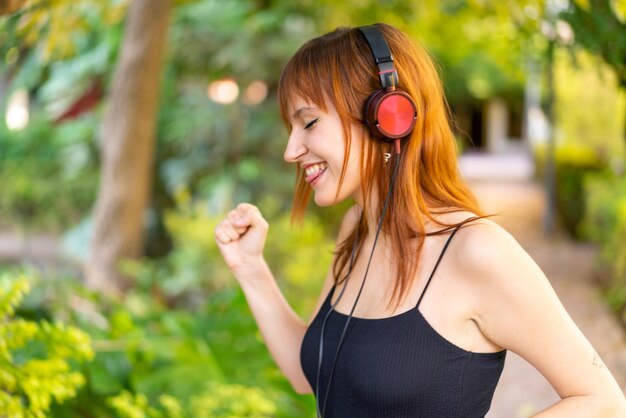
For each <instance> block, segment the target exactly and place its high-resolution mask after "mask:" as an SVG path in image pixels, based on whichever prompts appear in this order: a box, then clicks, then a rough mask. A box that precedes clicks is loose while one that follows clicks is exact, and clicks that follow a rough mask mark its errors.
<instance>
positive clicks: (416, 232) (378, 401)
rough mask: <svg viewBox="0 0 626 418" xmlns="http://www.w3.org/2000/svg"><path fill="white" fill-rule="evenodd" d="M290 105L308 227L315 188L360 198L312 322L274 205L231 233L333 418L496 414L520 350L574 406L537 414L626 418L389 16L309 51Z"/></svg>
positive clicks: (256, 310)
mask: <svg viewBox="0 0 626 418" xmlns="http://www.w3.org/2000/svg"><path fill="white" fill-rule="evenodd" d="M389 50H390V53H389ZM279 97H280V105H281V111H282V116H283V119H284V121H285V123H286V125H287V127H288V130H289V141H288V143H287V146H286V149H285V153H284V158H285V160H287V161H289V162H292V163H295V164H297V165H298V178H297V184H296V194H295V198H294V207H293V212H292V215H293V217H294V219H301V217H302V216H303V212H304V208H305V206H306V204H307V201H308V199H309V197H310V194H313V199H314V201H315V203H316V204H317V205H319V206H330V205H335V204H337V203H339V202H342V201H344V200H345V199H353V201H354V202H355V204H354V206H352V207H351V208H350V209H349V210H348V211H347V213H346V214H345V216H344V219H343V222H342V224H341V227H340V230H339V233H338V236H337V247H336V252H335V257H334V260H333V264H332V267H331V268H330V270H329V273H328V276H327V277H326V281H325V283H324V286H323V289H322V292H321V295H320V298H319V301H318V303H317V306H316V308H315V311H314V313H313V315H312V320H311V321H310V322H309V324H308V325H307V324H306V323H304V322H303V321H302V320H301V319H300V318H299V317H298V316H297V315H296V314H295V313H294V311H293V310H292V309H291V308H290V306H289V305H288V303H287V302H286V300H285V298H284V297H283V295H282V293H281V291H280V290H279V288H278V286H277V285H276V282H275V280H274V278H273V277H272V273H271V272H270V269H269V268H268V266H267V264H266V263H265V261H264V259H263V246H264V242H265V237H266V234H267V230H268V224H267V222H266V221H265V220H264V219H263V217H262V215H261V213H260V212H259V210H258V209H257V208H256V207H254V206H253V205H250V204H240V205H238V206H237V208H236V209H234V210H232V211H231V212H230V213H229V214H228V216H227V218H226V219H225V220H224V221H223V222H221V223H220V224H219V225H218V227H217V228H216V230H215V237H216V241H217V243H218V246H219V248H220V251H221V253H222V255H223V257H224V259H225V261H226V263H227V265H228V266H229V267H230V268H231V269H232V271H233V273H234V275H235V277H236V278H237V280H238V281H239V283H240V284H241V286H242V288H243V291H244V293H245V295H246V298H247V300H248V303H249V305H250V308H251V310H252V312H253V315H254V317H255V319H256V321H257V323H258V325H259V328H260V330H261V333H262V334H263V337H264V339H265V341H266V343H267V345H268V347H269V349H270V352H271V353H272V355H273V357H274V359H275V360H276V362H277V364H278V366H279V367H280V369H281V370H282V371H283V373H284V374H285V376H286V377H287V378H288V379H289V381H290V382H291V384H292V385H293V387H294V389H295V390H296V391H297V392H298V393H303V394H304V393H315V397H316V401H317V413H318V416H319V417H324V418H330V417H381V418H382V417H394V418H399V417H400V418H402V417H428V418H438V417H441V418H444V417H445V418H450V417H482V416H484V415H485V414H486V413H487V411H488V409H489V405H490V403H491V399H492V396H493V391H494V389H495V386H496V384H497V381H498V379H499V377H500V374H501V371H502V367H503V365H504V359H505V355H506V350H512V351H514V352H515V353H517V354H519V355H520V356H522V357H524V358H525V359H526V360H528V361H529V362H530V363H531V364H532V365H533V366H534V367H536V368H537V369H538V370H539V371H540V372H541V373H542V374H543V375H544V376H545V377H546V378H547V379H548V381H549V382H550V383H551V384H552V386H553V387H554V388H555V390H556V391H557V393H558V394H559V395H560V396H561V398H562V400H561V401H560V402H558V403H556V404H555V405H553V406H551V407H550V408H547V409H546V410H544V411H542V412H541V413H539V414H538V415H537V417H546V418H547V417H626V406H625V405H626V402H625V400H624V396H623V394H622V393H621V391H620V388H619V386H618V385H617V383H616V382H615V379H614V378H613V377H612V375H611V373H610V372H609V371H608V370H607V369H606V367H605V366H604V365H603V363H602V361H601V360H600V358H599V357H598V355H597V354H596V353H595V352H594V349H593V347H592V346H591V345H590V344H589V342H588V341H587V340H586V339H585V337H584V336H583V335H582V334H581V332H580V331H579V330H578V329H577V327H576V325H575V324H574V323H573V321H572V320H571V318H570V317H569V316H568V314H567V312H566V311H565V309H564V308H563V306H562V305H561V303H560V301H559V300H558V298H557V296H556V294H555V293H554V291H553V289H552V288H551V286H550V284H549V282H548V280H547V279H546V277H545V276H544V274H543V273H542V272H541V270H540V269H539V268H538V266H537V265H536V264H535V263H534V262H533V261H532V260H531V258H530V257H529V256H528V255H527V254H526V252H525V251H524V250H523V249H522V248H521V247H520V246H519V245H518V244H517V242H516V241H515V240H514V239H513V238H512V237H511V236H510V235H509V234H508V233H507V232H506V231H504V230H503V229H502V228H501V227H499V226H498V225H497V224H495V223H494V222H492V221H490V220H489V219H487V218H488V215H486V214H484V213H483V212H482V211H481V210H480V208H479V207H478V204H477V202H476V200H475V198H474V197H473V195H472V193H471V192H470V190H469V189H468V187H467V186H466V185H465V184H464V182H463V181H462V180H461V178H460V176H459V173H458V169H457V161H456V149H455V141H454V137H453V134H452V132H451V129H450V124H449V121H448V117H447V107H446V103H445V99H444V95H443V91H442V87H441V84H440V80H439V78H438V76H437V71H436V69H435V67H434V65H433V63H432V61H431V59H430V58H429V56H428V54H427V53H426V52H425V51H424V50H423V49H422V48H421V47H420V46H419V45H416V44H415V43H413V42H411V41H410V40H409V39H408V38H407V37H406V36H405V35H404V34H403V33H402V32H400V31H399V30H398V29H396V28H394V27H392V26H389V25H385V24H377V25H374V26H370V27H363V28H353V29H347V28H341V29H337V30H335V31H334V32H331V33H329V34H326V35H324V36H321V37H319V38H316V39H313V40H311V41H309V42H308V43H306V44H305V45H303V46H302V47H301V48H300V50H298V52H296V54H295V55H294V56H293V57H292V59H291V60H290V61H289V63H288V64H287V66H286V68H285V69H284V71H283V74H282V76H281V80H280V84H279ZM381 97H382V98H381ZM387 99H389V100H387ZM391 154H393V158H390V156H391ZM453 238H454V239H453ZM444 255H445V257H444ZM435 273H436V274H435ZM352 277H354V279H352Z"/></svg>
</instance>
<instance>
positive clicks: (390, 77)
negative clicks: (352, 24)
mask: <svg viewBox="0 0 626 418" xmlns="http://www.w3.org/2000/svg"><path fill="white" fill-rule="evenodd" d="M357 30H358V31H359V32H361V33H362V34H363V36H365V40H366V41H367V43H368V45H369V47H370V50H371V51H372V55H373V56H374V61H375V62H376V65H377V66H378V74H380V85H381V86H382V88H383V89H387V88H391V89H392V90H395V88H396V86H397V85H398V72H397V71H396V68H395V67H394V65H393V55H391V51H390V50H389V46H388V45H387V42H386V41H385V38H383V36H382V34H381V33H380V31H379V30H378V28H377V27H376V26H374V25H371V26H362V27H359V28H357Z"/></svg>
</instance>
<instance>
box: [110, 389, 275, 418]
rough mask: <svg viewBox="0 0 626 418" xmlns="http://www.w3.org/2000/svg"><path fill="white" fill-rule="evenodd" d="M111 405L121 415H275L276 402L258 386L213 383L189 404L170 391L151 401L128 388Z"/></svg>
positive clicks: (256, 417)
mask: <svg viewBox="0 0 626 418" xmlns="http://www.w3.org/2000/svg"><path fill="white" fill-rule="evenodd" d="M108 403H109V405H110V406H111V407H112V408H113V410H114V411H115V412H116V415H117V416H119V417H120V418H183V417H188V418H272V417H275V416H276V405H275V404H274V403H273V402H272V401H271V400H268V399H267V394H266V393H264V392H263V391H262V390H261V389H259V388H250V387H246V386H243V385H238V384H234V385H224V384H213V385H212V387H211V388H210V390H207V391H206V392H204V393H202V394H199V395H197V396H193V397H192V398H191V400H190V402H189V403H188V404H187V405H184V406H183V405H182V404H181V403H180V401H179V400H178V399H176V398H174V397H171V396H168V395H162V396H159V398H158V401H157V403H158V405H156V406H155V405H151V404H150V402H149V400H148V398H147V397H146V396H144V395H142V394H137V395H133V394H132V393H130V392H128V391H124V392H122V393H121V394H120V395H117V396H115V397H112V398H110V399H109V401H108Z"/></svg>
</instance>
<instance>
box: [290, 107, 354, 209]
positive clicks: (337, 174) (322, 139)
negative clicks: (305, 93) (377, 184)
mask: <svg viewBox="0 0 626 418" xmlns="http://www.w3.org/2000/svg"><path fill="white" fill-rule="evenodd" d="M290 122H291V126H292V130H291V134H290V135H289V141H288V143H287V148H286V149H285V154H284V158H285V161H287V162H290V163H296V164H299V165H300V167H301V168H302V169H304V170H305V173H306V182H307V183H308V184H309V185H310V186H311V188H312V189H313V194H314V200H315V203H316V204H317V205H318V206H330V205H333V204H336V203H339V202H341V201H343V200H345V199H346V198H348V197H352V198H353V199H355V200H356V201H357V202H359V203H362V202H361V198H360V193H361V174H360V168H359V161H360V158H361V141H363V140H364V139H365V137H364V133H363V131H362V129H360V128H358V127H352V129H351V138H352V141H351V144H350V157H349V160H348V165H347V167H346V173H345V176H344V179H343V183H342V185H341V190H340V191H339V194H337V189H338V187H339V179H340V178H341V172H342V167H343V160H344V156H345V153H346V146H345V142H344V134H343V127H342V125H341V119H340V118H339V114H338V113H337V111H336V110H335V108H334V106H333V105H332V103H328V104H327V110H326V111H322V110H321V109H320V108H319V107H318V106H317V105H315V104H312V103H308V102H307V101H305V100H303V99H301V98H297V99H296V100H294V103H293V106H291V107H290ZM335 196H337V197H336V198H335Z"/></svg>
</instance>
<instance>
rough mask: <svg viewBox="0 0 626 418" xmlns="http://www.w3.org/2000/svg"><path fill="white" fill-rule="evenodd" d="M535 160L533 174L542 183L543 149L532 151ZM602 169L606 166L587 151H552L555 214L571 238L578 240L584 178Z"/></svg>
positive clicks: (583, 204)
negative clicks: (554, 173) (553, 156)
mask: <svg viewBox="0 0 626 418" xmlns="http://www.w3.org/2000/svg"><path fill="white" fill-rule="evenodd" d="M535 160H536V167H537V170H536V173H537V175H538V177H539V178H541V179H543V180H545V170H546V151H545V149H543V148H540V149H538V150H537V151H536V154H535ZM605 168H606V163H605V162H604V161H603V160H602V159H601V158H600V157H599V156H598V155H597V154H596V153H595V152H594V151H593V150H591V149H588V148H582V147H573V146H562V147H558V148H557V149H556V152H555V171H556V178H555V187H556V189H555V194H556V210H557V214H558V218H559V221H560V224H561V226H562V227H563V228H564V229H565V230H566V231H567V232H568V233H569V234H570V235H571V236H572V237H574V238H577V239H580V238H582V233H581V230H580V228H581V224H582V222H583V218H584V216H585V205H586V201H585V192H584V186H583V185H584V181H585V177H586V176H587V175H588V174H590V173H597V172H600V171H602V170H603V169H605Z"/></svg>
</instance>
